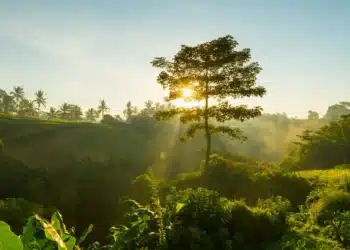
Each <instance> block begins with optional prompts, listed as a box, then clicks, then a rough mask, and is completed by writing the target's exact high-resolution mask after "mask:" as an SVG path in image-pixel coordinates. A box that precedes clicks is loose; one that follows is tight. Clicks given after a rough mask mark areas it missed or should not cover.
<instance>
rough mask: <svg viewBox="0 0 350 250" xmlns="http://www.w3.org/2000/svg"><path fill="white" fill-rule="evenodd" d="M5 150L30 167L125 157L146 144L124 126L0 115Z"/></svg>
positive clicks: (133, 158)
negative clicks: (77, 160)
mask: <svg viewBox="0 0 350 250" xmlns="http://www.w3.org/2000/svg"><path fill="white" fill-rule="evenodd" d="M0 138H2V139H3V141H4V143H5V145H6V146H5V152H6V153H7V154H9V155H11V156H13V157H15V158H16V159H19V160H21V161H23V162H24V163H25V164H26V165H28V166H30V167H45V166H50V167H51V166H53V163H54V165H55V166H60V165H61V164H64V163H65V161H67V160H70V159H76V158H78V159H79V158H83V157H85V156H89V157H91V158H92V159H93V160H96V161H102V160H106V159H110V158H113V159H119V160H121V159H128V160H129V161H133V160H136V158H135V157H133V155H135V154H137V153H139V152H140V150H141V151H142V147H145V145H143V144H142V143H143V142H145V141H146V140H140V139H141V138H142V134H138V133H137V132H135V131H131V130H130V129H129V128H128V127H126V126H119V127H111V126H108V125H104V124H93V123H73V122H63V121H45V120H37V119H27V118H25V119H19V118H13V117H6V116H0Z"/></svg>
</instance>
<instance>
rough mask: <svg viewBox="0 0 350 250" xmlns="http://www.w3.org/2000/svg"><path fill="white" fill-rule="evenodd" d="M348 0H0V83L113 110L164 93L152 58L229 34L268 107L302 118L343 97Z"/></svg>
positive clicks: (348, 80) (53, 100)
mask: <svg viewBox="0 0 350 250" xmlns="http://www.w3.org/2000/svg"><path fill="white" fill-rule="evenodd" d="M349 26H350V1H349V0H327V1H326V0H293V1H292V0H246V1H236V0H147V1H146V0H129V1H126V0H124V1H121V0H113V1H106V0H99V1H93V0H85V1H81V0H75V1H68V0H60V1H58V0H57V1H53V0H52V1H38V0H32V1H27V0H22V1H21V0H16V1H12V0H0V88H1V89H5V90H8V91H9V90H10V89H11V88H12V87H13V86H22V87H24V89H25V91H26V94H27V96H28V97H29V98H34V93H35V91H37V90H38V89H43V90H44V91H45V92H46V93H47V97H48V104H49V106H58V105H59V104H62V103H63V102H69V103H77V104H80V105H81V106H82V107H83V108H84V109H87V108H90V107H95V106H97V104H98V101H99V100H100V99H105V100H106V101H107V104H108V105H109V107H110V108H111V111H112V113H119V112H121V110H123V108H124V107H125V105H126V103H127V102H128V101H131V102H132V103H133V104H134V105H137V106H141V105H143V103H144V101H146V100H155V101H162V100H163V97H164V94H165V93H164V92H163V90H162V88H161V86H160V85H159V84H158V83H157V82H156V77H157V73H159V70H158V69H155V68H152V66H151V64H150V62H151V61H152V59H153V58H154V57H157V56H165V57H172V56H173V55H174V54H175V53H176V52H177V51H178V50H179V48H180V46H181V44H186V45H195V44H198V43H201V42H206V41H210V40H212V39H215V38H217V37H220V36H224V35H227V34H230V35H232V36H233V37H234V38H235V39H236V40H237V41H238V43H239V47H240V48H250V49H251V51H252V59H253V60H254V61H257V62H259V64H260V65H261V66H262V68H263V71H262V73H260V74H259V76H258V84H260V85H263V86H265V87H266V89H267V92H268V93H267V95H266V96H265V97H264V98H262V99H251V100H245V103H247V104H249V105H261V106H262V107H263V108H264V110H265V112H269V113H277V112H278V113H282V112H286V113H287V114H288V115H289V116H292V117H296V116H297V117H304V116H306V114H307V111H308V110H310V109H311V110H315V111H318V112H320V113H321V114H324V113H325V111H326V109H327V107H328V106H330V105H332V104H335V103H338V102H340V101H350V71H349V69H350V60H349V58H350V50H349V47H348V46H349V44H350V32H349Z"/></svg>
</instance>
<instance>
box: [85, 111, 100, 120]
mask: <svg viewBox="0 0 350 250" xmlns="http://www.w3.org/2000/svg"><path fill="white" fill-rule="evenodd" d="M96 115H97V112H96V110H94V109H93V108H90V109H88V110H87V111H86V113H85V118H86V120H89V121H96V118H97V116H96Z"/></svg>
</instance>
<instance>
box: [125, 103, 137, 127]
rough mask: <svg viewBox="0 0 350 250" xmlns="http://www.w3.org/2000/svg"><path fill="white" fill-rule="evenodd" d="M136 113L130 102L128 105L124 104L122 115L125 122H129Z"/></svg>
mask: <svg viewBox="0 0 350 250" xmlns="http://www.w3.org/2000/svg"><path fill="white" fill-rule="evenodd" d="M136 113H137V108H136V107H133V106H132V105H131V102H130V101H128V103H127V104H126V108H125V109H124V110H123V114H124V117H125V120H126V121H127V122H131V119H132V117H133V116H134V115H135V114H136Z"/></svg>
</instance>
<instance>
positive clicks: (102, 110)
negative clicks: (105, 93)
mask: <svg viewBox="0 0 350 250" xmlns="http://www.w3.org/2000/svg"><path fill="white" fill-rule="evenodd" d="M108 110H109V108H108V107H107V104H106V101H105V100H101V101H100V105H99V106H98V111H99V112H100V113H101V114H102V118H103V116H104V115H105V113H106V112H108Z"/></svg>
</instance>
